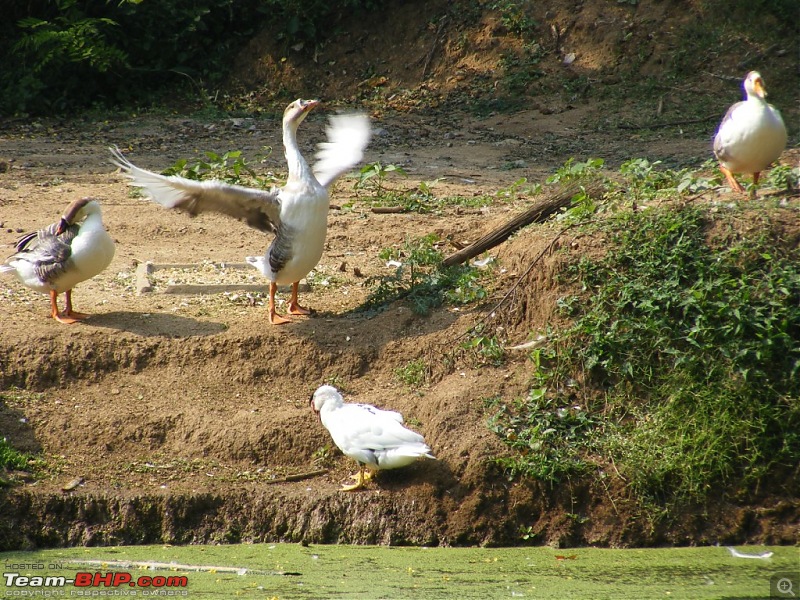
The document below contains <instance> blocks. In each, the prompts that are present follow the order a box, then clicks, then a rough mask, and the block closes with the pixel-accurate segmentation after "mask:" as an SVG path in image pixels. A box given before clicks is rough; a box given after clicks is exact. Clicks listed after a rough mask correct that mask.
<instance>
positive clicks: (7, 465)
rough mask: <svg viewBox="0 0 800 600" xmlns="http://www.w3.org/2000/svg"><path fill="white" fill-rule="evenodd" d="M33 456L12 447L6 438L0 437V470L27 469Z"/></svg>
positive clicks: (33, 458) (33, 459) (32, 460)
mask: <svg viewBox="0 0 800 600" xmlns="http://www.w3.org/2000/svg"><path fill="white" fill-rule="evenodd" d="M35 460H36V459H35V457H34V456H33V455H32V454H29V453H27V452H20V451H19V450H17V449H16V448H14V447H13V446H12V445H11V444H10V443H9V441H8V440H7V439H6V438H2V439H0V470H2V469H5V470H13V471H29V470H31V465H32V464H33V463H34V462H35Z"/></svg>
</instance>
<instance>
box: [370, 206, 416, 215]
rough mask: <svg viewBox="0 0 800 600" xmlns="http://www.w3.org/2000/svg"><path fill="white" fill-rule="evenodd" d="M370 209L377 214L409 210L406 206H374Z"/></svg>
mask: <svg viewBox="0 0 800 600" xmlns="http://www.w3.org/2000/svg"><path fill="white" fill-rule="evenodd" d="M370 210H371V211H372V212H373V213H375V214H376V215H394V214H399V213H404V212H407V211H406V208H405V206H373V207H372V208H371V209H370Z"/></svg>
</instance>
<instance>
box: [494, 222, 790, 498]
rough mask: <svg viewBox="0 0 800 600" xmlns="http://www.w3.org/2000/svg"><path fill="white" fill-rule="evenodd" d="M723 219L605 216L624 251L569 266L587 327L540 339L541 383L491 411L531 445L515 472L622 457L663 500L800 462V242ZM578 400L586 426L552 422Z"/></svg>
mask: <svg viewBox="0 0 800 600" xmlns="http://www.w3.org/2000/svg"><path fill="white" fill-rule="evenodd" d="M751 215H752V213H749V214H748V219H752V216H751ZM714 219H715V221H716V222H717V224H716V225H715V227H713V229H712V227H711V223H712V222H711V220H710V218H709V214H708V213H707V212H706V209H704V208H701V207H694V206H688V207H683V208H658V209H655V208H654V209H649V210H646V211H637V212H620V213H618V214H617V215H614V216H613V217H609V218H608V219H607V220H605V221H603V222H602V224H596V225H594V226H593V227H594V228H595V229H596V232H597V233H601V232H602V234H603V235H605V236H606V239H607V244H608V246H609V250H608V252H607V254H606V255H605V256H604V257H602V258H600V259H596V258H589V257H584V258H583V259H581V260H580V261H579V262H577V263H576V264H574V265H572V266H571V267H570V269H569V275H570V276H571V278H572V279H573V280H574V281H575V282H576V283H578V284H580V285H582V287H583V293H581V294H580V295H578V296H573V297H567V298H563V299H562V301H561V302H560V303H559V305H560V307H561V310H562V312H563V314H564V315H565V316H569V317H571V318H572V319H573V324H572V325H571V326H569V327H567V328H565V329H564V330H563V331H560V332H556V333H553V334H552V335H549V336H548V337H547V342H546V344H545V345H544V346H542V347H540V348H537V349H536V350H534V351H533V352H532V354H531V358H532V360H533V365H534V377H533V385H534V386H535V388H534V391H535V392H536V393H535V394H532V396H531V397H530V398H529V399H528V400H527V401H525V402H519V401H518V402H516V403H515V404H512V405H511V406H510V407H502V408H501V410H500V411H499V412H498V413H497V414H496V415H495V416H494V417H493V418H492V419H491V420H490V427H491V428H492V429H494V430H495V431H497V432H498V433H499V434H500V435H501V438H504V439H505V440H506V441H507V443H509V445H510V446H511V448H512V449H514V450H516V453H515V454H514V455H512V457H511V458H510V459H506V460H505V461H504V463H503V464H504V466H505V467H507V468H508V470H509V472H510V473H512V474H514V475H520V474H522V475H529V476H533V477H538V478H542V479H546V480H551V481H553V480H557V479H558V478H559V477H562V476H565V475H568V474H570V473H579V472H582V471H585V470H586V469H587V468H590V467H591V465H592V464H593V463H597V464H598V465H602V464H603V463H605V462H606V461H611V462H613V464H614V466H615V469H617V470H618V471H619V473H620V474H621V475H622V476H623V477H624V478H625V480H626V481H628V482H629V485H630V486H631V489H632V490H633V491H634V492H635V493H636V494H637V495H638V496H639V497H640V498H642V499H643V500H644V501H645V502H646V503H653V502H655V503H659V504H664V503H674V502H685V501H697V500H702V499H704V498H706V497H707V496H708V494H709V493H710V492H711V491H712V490H713V489H715V488H718V487H720V486H724V485H741V486H743V489H749V488H751V486H756V485H758V483H759V482H760V481H762V480H764V479H765V478H766V477H769V476H771V475H772V476H774V475H775V474H776V473H778V474H780V473H781V472H783V471H785V470H787V469H791V468H793V465H796V464H797V463H798V462H799V461H800V433H798V432H799V431H800V345H798V344H797V340H798V339H800V266H798V265H800V260H798V259H800V251H798V249H797V248H792V247H791V246H788V245H786V244H783V243H781V242H780V240H779V239H777V236H776V234H775V231H774V230H773V229H772V227H771V225H770V223H769V220H768V218H767V217H763V218H762V219H761V220H760V221H759V220H756V222H754V223H752V224H751V225H750V226H749V228H748V230H747V233H746V234H742V235H740V234H737V233H735V231H736V230H735V228H734V227H733V226H732V225H733V222H732V221H733V219H735V216H734V215H732V214H729V215H727V216H726V215H725V214H720V213H716V214H715V215H714ZM724 219H730V220H731V222H730V223H727V224H725V221H724ZM712 232H713V235H716V236H720V235H722V238H723V239H714V241H713V242H712V241H710V240H711V239H712ZM719 232H723V233H722V234H720V233H719ZM576 380H580V381H581V385H580V386H577V385H576V384H575V382H576ZM570 406H572V407H573V408H574V410H576V411H577V410H580V413H576V415H577V414H580V415H581V422H580V424H579V425H580V428H579V431H580V435H579V436H576V435H574V431H575V428H574V427H573V425H572V424H570V425H569V426H568V427H566V429H565V428H564V427H563V426H562V427H561V428H559V427H554V426H553V423H559V421H556V420H554V419H553V414H554V413H553V410H556V411H557V410H559V409H560V408H563V407H570ZM601 417H602V419H601ZM567 423H569V421H567ZM601 423H602V425H601ZM533 454H537V456H536V457H534V458H531V456H532V455H533Z"/></svg>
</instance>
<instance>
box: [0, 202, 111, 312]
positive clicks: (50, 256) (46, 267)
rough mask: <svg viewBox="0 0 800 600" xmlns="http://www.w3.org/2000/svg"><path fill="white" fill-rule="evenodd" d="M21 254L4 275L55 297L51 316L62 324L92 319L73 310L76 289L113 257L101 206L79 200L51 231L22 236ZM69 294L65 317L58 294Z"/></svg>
mask: <svg viewBox="0 0 800 600" xmlns="http://www.w3.org/2000/svg"><path fill="white" fill-rule="evenodd" d="M15 248H16V250H17V252H16V253H15V254H13V255H12V256H10V257H9V258H8V259H7V260H6V261H5V264H0V273H13V274H15V275H16V276H17V278H18V279H19V280H20V281H21V282H22V283H23V284H24V285H25V286H26V287H28V288H30V289H32V290H34V291H37V292H42V293H45V294H49V295H50V315H51V316H52V317H53V318H54V319H55V320H56V321H58V322H60V323H68V324H71V323H75V322H77V321H80V320H82V319H85V318H86V317H87V316H88V315H85V314H83V313H79V312H76V311H74V310H73V309H72V288H74V287H75V286H76V285H77V284H79V283H80V282H82V281H86V280H87V279H91V278H92V277H94V276H95V275H98V274H99V273H100V272H102V271H103V270H104V269H105V268H106V267H107V266H108V265H109V264H111V260H112V259H113V258H114V249H115V247H114V240H113V239H112V238H111V236H110V235H108V232H107V231H106V230H105V227H104V226H103V218H102V215H101V211H100V204H99V203H98V202H97V201H96V200H93V199H92V198H82V199H80V200H76V201H75V202H73V203H72V204H70V205H69V206H68V207H67V210H66V211H65V212H64V215H63V216H62V217H61V219H60V220H59V221H58V223H53V224H52V225H49V226H48V227H45V228H43V229H40V230H39V231H34V232H32V233H28V234H26V235H24V236H22V237H21V238H20V239H19V240H18V241H17V243H16V245H15ZM61 293H64V295H65V296H66V306H65V309H64V312H59V310H58V295H59V294H61Z"/></svg>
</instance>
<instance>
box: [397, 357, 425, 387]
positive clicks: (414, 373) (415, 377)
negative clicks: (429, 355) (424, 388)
mask: <svg viewBox="0 0 800 600" xmlns="http://www.w3.org/2000/svg"><path fill="white" fill-rule="evenodd" d="M394 375H395V377H397V379H399V380H400V381H402V382H403V383H404V384H406V385H407V386H410V387H420V386H421V385H423V384H424V383H425V381H426V379H427V377H428V364H427V363H426V362H425V360H423V359H421V358H418V359H416V360H412V361H409V362H408V363H406V364H405V365H403V366H402V367H397V368H396V369H395V370H394Z"/></svg>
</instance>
